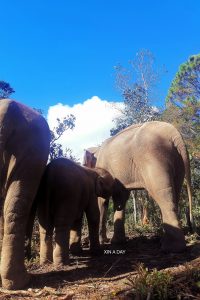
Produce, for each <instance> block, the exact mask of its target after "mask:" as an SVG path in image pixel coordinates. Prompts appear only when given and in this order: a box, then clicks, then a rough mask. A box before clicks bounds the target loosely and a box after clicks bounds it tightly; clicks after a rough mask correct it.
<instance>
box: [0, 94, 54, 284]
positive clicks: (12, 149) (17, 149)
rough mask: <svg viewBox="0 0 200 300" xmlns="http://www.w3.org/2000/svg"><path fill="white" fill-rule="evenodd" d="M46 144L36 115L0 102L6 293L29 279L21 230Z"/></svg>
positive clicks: (46, 129)
mask: <svg viewBox="0 0 200 300" xmlns="http://www.w3.org/2000/svg"><path fill="white" fill-rule="evenodd" d="M49 143H50V132H49V127H48V125H47V123H46V121H45V119H44V118H43V117H42V116H41V115H40V114H39V113H37V112H36V111H35V110H33V109H31V108H28V107H27V106H25V105H23V104H20V103H18V102H16V101H12V100H9V99H5V100H1V101H0V168H1V169H0V191H1V198H0V201H1V202H0V205H1V228H0V229H1V232H0V233H1V243H2V245H1V246H2V251H1V278H2V286H3V287H4V288H7V289H21V288H23V287H24V286H26V285H27V283H28V281H29V279H30V275H29V274H27V271H26V269H25V265H24V240H25V230H26V224H27V220H28V216H29V212H30V209H31V205H32V202H33V199H34V197H35V195H36V193H37V189H38V187H39V183H40V179H41V177H42V174H43V172H44V170H45V166H46V162H47V159H48V154H49Z"/></svg>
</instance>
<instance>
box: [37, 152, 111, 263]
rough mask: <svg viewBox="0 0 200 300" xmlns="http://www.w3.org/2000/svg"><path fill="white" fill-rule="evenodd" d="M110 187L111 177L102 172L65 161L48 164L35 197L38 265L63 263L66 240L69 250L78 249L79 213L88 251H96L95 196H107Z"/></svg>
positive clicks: (97, 231) (66, 252) (58, 160)
mask: <svg viewBox="0 0 200 300" xmlns="http://www.w3.org/2000/svg"><path fill="white" fill-rule="evenodd" d="M112 187H113V178H112V177H111V175H110V174H109V173H108V172H107V171H105V170H103V169H100V168H96V169H89V168H86V167H82V166H80V165H78V164H76V163H75V162H73V161H71V160H69V159H66V158H58V159H55V160H53V161H52V162H51V163H49V164H48V166H47V167H46V170H45V173H44V176H43V178H42V181H41V185H40V188H39V191H38V195H37V201H38V219H39V225H40V263H41V264H44V263H51V262H52V261H53V263H54V265H56V266H58V265H65V264H67V263H68V259H69V240H70V248H71V250H72V251H77V249H78V250H79V249H80V238H81V225H82V217H83V212H85V213H86V217H87V221H88V227H89V240H90V251H91V252H92V253H96V252H97V251H99V247H100V244H99V207H98V201H97V197H98V196H101V197H105V198H106V197H109V196H111V194H112ZM38 199H39V200H38ZM53 231H54V232H55V247H54V249H53V243H52V236H53Z"/></svg>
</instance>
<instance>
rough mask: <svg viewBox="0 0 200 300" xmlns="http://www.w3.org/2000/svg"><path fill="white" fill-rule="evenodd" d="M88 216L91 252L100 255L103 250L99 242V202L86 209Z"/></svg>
mask: <svg viewBox="0 0 200 300" xmlns="http://www.w3.org/2000/svg"><path fill="white" fill-rule="evenodd" d="M86 217H87V221H88V229H89V240H90V253H91V255H98V254H99V253H100V252H101V248H100V243H99V220H100V212H99V207H98V203H96V205H89V206H88V208H87V209H86Z"/></svg>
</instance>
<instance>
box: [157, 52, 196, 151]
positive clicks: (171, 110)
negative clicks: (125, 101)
mask: <svg viewBox="0 0 200 300" xmlns="http://www.w3.org/2000/svg"><path fill="white" fill-rule="evenodd" d="M163 119H164V120H167V121H169V122H170V123H173V124H174V125H175V126H176V127H177V128H178V129H179V130H180V131H181V133H182V135H183V137H184V138H185V140H186V141H187V144H188V146H189V147H190V149H191V151H192V149H193V150H195V153H200V54H198V55H193V56H190V57H189V59H188V61H186V62H185V63H183V64H181V65H180V67H179V70H178V72H177V74H176V75H175V78H174V80H173V81H172V84H171V86H170V88H169V91H168V95H167V97H166V110H165V112H164V114H163Z"/></svg>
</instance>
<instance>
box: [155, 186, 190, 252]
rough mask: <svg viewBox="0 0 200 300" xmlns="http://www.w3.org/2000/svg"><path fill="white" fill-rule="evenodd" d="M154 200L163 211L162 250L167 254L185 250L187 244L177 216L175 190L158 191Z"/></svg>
mask: <svg viewBox="0 0 200 300" xmlns="http://www.w3.org/2000/svg"><path fill="white" fill-rule="evenodd" d="M154 199H155V200H156V202H157V203H158V205H159V207H160V209H161V213H162V218H163V228H164V236H163V239H162V250H163V251H165V252H181V251H183V250H185V248H186V242H185V237H184V234H183V231H182V230H181V227H180V223H179V220H178V216H177V204H176V202H175V201H174V191H173V188H172V187H168V188H165V189H162V190H159V191H157V193H156V195H155V197H154Z"/></svg>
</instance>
